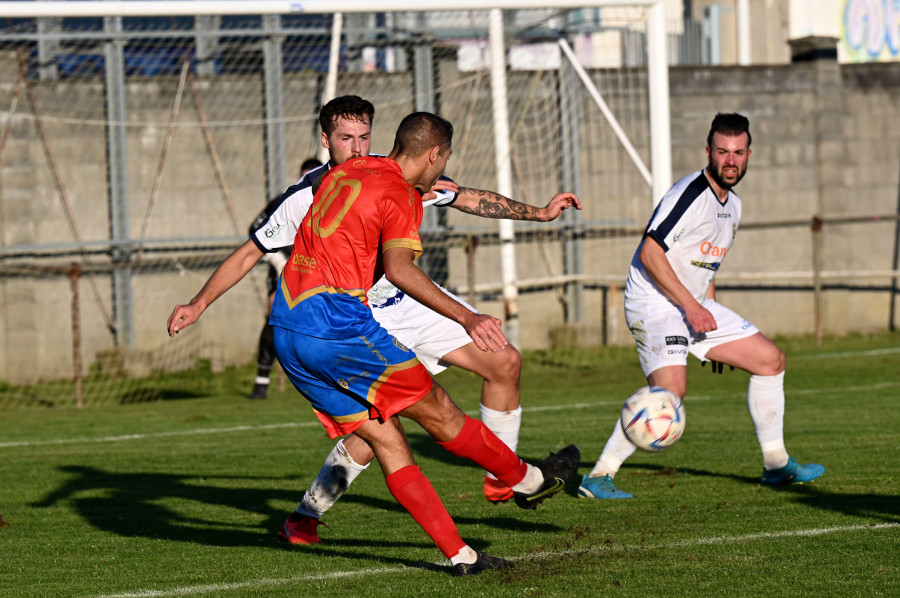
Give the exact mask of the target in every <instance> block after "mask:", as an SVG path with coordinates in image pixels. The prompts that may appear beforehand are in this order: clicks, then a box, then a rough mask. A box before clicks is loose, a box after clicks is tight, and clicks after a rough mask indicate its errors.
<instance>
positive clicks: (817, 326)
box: [810, 216, 824, 346]
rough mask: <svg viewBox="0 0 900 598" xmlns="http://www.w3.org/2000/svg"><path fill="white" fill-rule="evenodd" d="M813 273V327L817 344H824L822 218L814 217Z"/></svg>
mask: <svg viewBox="0 0 900 598" xmlns="http://www.w3.org/2000/svg"><path fill="white" fill-rule="evenodd" d="M810 230H811V231H812V275H813V328H814V330H815V331H816V346H821V345H822V337H823V336H824V334H823V326H822V310H823V297H822V219H821V218H820V217H819V216H813V217H812V223H811V226H810Z"/></svg>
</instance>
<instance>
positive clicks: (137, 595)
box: [95, 523, 900, 598]
mask: <svg viewBox="0 0 900 598" xmlns="http://www.w3.org/2000/svg"><path fill="white" fill-rule="evenodd" d="M896 527H900V523H878V524H860V525H846V526H840V527H823V528H814V529H801V530H784V531H780V532H763V533H758V534H745V535H741V536H712V537H709V538H696V539H694V540H684V541H681V542H674V543H671V544H657V545H654V546H628V545H621V546H607V545H602V546H596V547H592V548H585V549H578V548H572V549H568V550H561V551H544V552H538V553H530V554H528V555H527V556H522V557H512V558H510V559H509V560H511V561H522V560H529V561H530V560H534V559H546V558H558V557H560V556H567V555H583V554H595V553H605V552H625V551H627V552H640V551H643V552H647V551H651V550H667V549H671V548H685V547H690V546H704V545H708V544H739V543H741V542H753V541H756V540H773V539H779V538H807V537H813V536H824V535H828V534H838V533H844V532H857V531H877V530H883V529H893V528H896ZM413 571H421V569H419V568H416V567H375V568H371V569H359V570H356V571H335V572H332V573H320V574H316V575H301V576H297V577H283V578H264V579H256V580H250V581H242V582H236V583H221V584H205V585H198V586H187V587H181V588H171V589H168V590H139V591H137V592H125V593H122V594H103V595H100V596H96V597H95V598H165V597H167V596H190V595H197V594H208V593H221V592H228V591H234V590H243V589H246V588H261V587H266V586H283V585H287V584H296V583H303V582H310V581H320V580H329V579H346V578H353V577H369V576H373V575H381V574H383V573H390V574H392V575H396V574H398V573H411V572H413Z"/></svg>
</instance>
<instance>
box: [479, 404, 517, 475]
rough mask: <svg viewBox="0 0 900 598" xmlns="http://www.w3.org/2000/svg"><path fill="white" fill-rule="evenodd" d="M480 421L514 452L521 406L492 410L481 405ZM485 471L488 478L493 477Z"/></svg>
mask: <svg viewBox="0 0 900 598" xmlns="http://www.w3.org/2000/svg"><path fill="white" fill-rule="evenodd" d="M481 421H482V423H484V425H485V426H487V429H488V430H490V431H491V432H493V433H494V434H496V435H497V438H499V439H500V440H502V441H503V444H505V445H506V446H508V447H509V450H511V451H512V452H516V448H517V447H518V446H519V428H521V427H522V407H521V406H519V407H518V408H516V409H514V410H513V411H494V410H493V409H491V408H490V407H485V406H484V405H481ZM485 473H486V474H487V476H488V477H489V478H494V475H493V474H490V473H487V472H485ZM494 479H497V478H494Z"/></svg>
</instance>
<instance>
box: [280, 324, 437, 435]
mask: <svg viewBox="0 0 900 598" xmlns="http://www.w3.org/2000/svg"><path fill="white" fill-rule="evenodd" d="M274 332H275V355H276V356H277V357H278V362H279V363H280V364H281V367H282V368H283V369H284V371H285V373H286V374H287V376H288V378H289V379H290V381H291V383H293V385H294V386H295V387H296V388H297V390H299V391H300V393H301V394H302V395H303V396H304V397H306V399H307V400H308V401H309V402H310V403H311V404H312V407H313V410H314V411H315V412H316V416H317V417H318V418H319V421H320V422H322V425H324V426H325V429H326V430H327V431H328V435H329V436H331V437H332V438H336V437H338V436H343V435H345V434H350V433H351V432H353V430H355V429H356V428H358V427H359V426H361V425H362V424H363V423H365V422H366V421H368V420H370V419H379V420H382V421H385V420H387V419H389V418H390V417H391V416H393V415H396V414H397V413H398V412H400V411H402V410H404V409H406V408H407V407H409V406H410V405H413V404H414V403H416V402H417V401H419V399H421V398H422V397H424V396H425V395H426V394H428V392H429V391H430V390H431V386H432V379H431V376H430V375H429V374H428V370H426V369H425V366H423V365H422V364H421V363H419V360H418V359H416V355H415V353H413V352H412V351H410V350H409V349H407V348H406V347H404V346H403V345H402V344H401V343H400V341H398V340H397V339H395V338H394V337H392V336H391V335H389V334H388V333H387V331H386V330H385V329H384V328H382V327H381V326H379V325H378V323H377V322H375V320H374V319H372V320H371V323H370V324H367V325H365V326H363V327H362V329H361V334H360V335H359V336H355V337H351V338H347V339H323V338H318V337H314V336H308V335H305V334H301V333H299V332H293V331H290V330H287V329H285V328H281V327H280V326H278V325H275V327H274Z"/></svg>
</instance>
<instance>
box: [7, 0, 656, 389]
mask: <svg viewBox="0 0 900 598" xmlns="http://www.w3.org/2000/svg"><path fill="white" fill-rule="evenodd" d="M363 4H365V5H367V6H370V4H369V3H357V2H348V1H345V2H341V3H335V2H324V1H319V0H314V1H311V2H306V3H296V2H253V3H249V2H215V1H212V2H178V3H171V2H102V3H99V2H5V3H0V16H2V17H5V18H4V19H2V20H0V129H2V143H0V180H2V183H0V212H2V218H0V231H2V235H3V239H4V243H3V245H4V246H3V247H2V248H0V303H2V305H3V306H4V309H3V310H0V314H2V315H0V338H2V339H3V341H2V343H0V381H2V382H0V406H4V405H19V404H27V403H32V402H39V403H41V402H43V403H51V404H67V403H71V402H74V401H76V400H77V401H81V400H84V401H90V402H115V401H118V402H128V401H139V400H149V399H153V398H158V397H161V396H166V394H167V393H170V392H175V391H173V390H172V389H169V388H167V387H166V386H165V383H163V382H162V381H161V380H163V379H164V378H165V377H166V376H171V375H172V373H173V372H181V371H190V370H197V369H198V368H199V370H198V371H201V372H202V371H205V370H206V369H212V370H221V369H223V368H226V367H229V366H232V365H240V364H247V363H251V362H253V361H254V360H255V357H256V347H257V339H258V337H259V333H260V329H261V327H262V325H263V323H264V322H265V319H266V315H267V310H268V297H267V295H268V293H267V289H266V279H267V269H266V267H265V266H263V265H260V266H259V267H257V268H255V269H254V270H253V271H252V272H251V274H250V276H248V277H247V278H246V279H245V280H244V281H242V282H241V283H239V284H238V285H237V286H236V287H235V288H234V289H232V290H231V291H229V292H228V293H226V294H225V295H224V296H223V297H222V298H220V299H219V300H218V301H217V302H216V303H215V304H214V305H213V306H212V307H211V308H210V309H209V310H207V313H206V314H205V315H204V316H203V319H202V322H201V323H200V324H198V325H195V326H194V327H191V328H188V329H186V330H185V331H184V332H183V333H181V334H179V335H178V338H176V339H175V340H169V339H168V338H167V337H166V336H165V334H164V328H163V325H164V323H165V321H166V318H167V317H168V315H169V313H171V311H172V309H173V308H174V306H175V305H176V304H178V303H185V302H187V301H188V300H189V299H190V298H191V297H192V296H194V295H195V294H196V293H197V291H198V290H199V289H200V287H201V286H202V285H203V283H204V282H205V280H206V279H207V278H208V277H209V276H210V274H211V273H212V272H213V270H214V269H215V267H216V266H217V265H218V264H219V263H220V262H221V261H222V259H224V258H225V257H226V256H227V255H228V253H229V252H230V251H232V250H233V249H234V248H236V247H237V246H238V245H239V244H240V243H242V242H243V241H244V240H246V234H247V229H248V226H249V224H250V222H251V221H252V220H253V218H254V216H255V215H256V214H257V213H258V212H259V211H260V210H261V209H262V207H263V206H264V205H265V204H266V202H267V201H268V200H269V199H271V198H272V197H273V196H276V195H277V194H279V193H280V192H281V191H282V190H283V189H284V188H285V187H286V186H288V185H290V184H291V183H293V182H294V181H296V180H297V178H298V176H299V172H298V169H299V167H300V164H301V163H302V162H303V161H304V160H305V159H307V158H310V157H316V156H318V157H319V158H322V157H323V156H322V153H321V146H320V134H321V132H320V130H319V127H318V122H317V118H316V117H317V113H318V110H319V108H320V107H321V106H322V104H323V103H324V102H326V101H327V100H328V99H330V98H331V97H334V96H338V95H345V94H353V95H359V96H362V97H364V98H366V99H368V100H370V101H372V102H373V104H374V105H375V107H376V114H375V119H374V124H373V130H372V139H373V143H372V151H373V152H377V153H387V152H389V151H390V149H391V144H392V142H393V135H394V131H395V129H396V125H397V123H398V122H399V121H400V119H401V118H402V117H403V116H405V115H406V114H408V113H409V112H412V111H415V110H429V111H433V112H436V113H439V114H441V115H442V116H444V117H445V118H447V119H449V120H450V121H451V122H452V123H453V124H454V127H455V130H456V133H455V138H454V152H453V157H452V159H451V160H450V163H449V166H448V170H447V174H448V175H449V176H451V177H452V178H453V179H455V180H456V181H457V182H459V183H460V184H461V185H464V186H467V187H473V188H479V189H487V190H492V191H497V192H500V193H503V194H504V195H509V196H510V197H513V198H514V199H516V200H518V201H521V202H524V203H528V204H532V205H535V206H539V207H542V206H544V205H546V204H547V202H549V200H550V199H551V198H552V197H553V195H554V194H555V193H557V192H560V191H565V190H572V191H575V192H577V193H578V194H579V196H580V197H581V201H582V203H583V208H584V209H583V211H581V212H579V213H575V212H574V211H567V212H566V213H565V214H564V216H563V217H562V218H560V219H559V220H557V221H555V222H552V223H533V222H516V223H515V224H509V223H507V224H505V225H501V224H498V222H499V221H497V220H490V219H483V218H476V217H473V216H471V215H467V214H463V213H461V212H459V211H457V210H453V209H443V210H426V219H425V221H424V223H423V228H422V233H423V241H424V244H425V246H426V254H425V255H424V256H423V258H422V261H421V264H422V266H423V268H424V269H425V270H426V271H427V272H428V273H429V275H430V276H431V277H432V278H433V279H434V280H436V281H437V282H439V283H441V284H443V285H445V286H446V287H448V288H449V289H451V290H453V291H455V292H456V293H457V294H459V295H460V296H461V297H462V298H464V299H466V300H468V301H470V302H471V303H472V304H473V305H475V306H476V307H477V308H478V309H479V310H481V311H483V312H485V313H492V314H494V315H497V316H498V317H500V318H505V319H506V321H507V331H508V332H510V335H511V337H512V338H513V340H514V341H515V342H516V344H517V345H518V346H520V347H522V348H537V347H545V346H549V345H550V344H552V343H554V342H567V339H568V340H572V339H571V338H570V337H571V336H572V335H575V336H577V337H579V339H578V340H579V342H582V341H585V342H591V341H592V340H593V341H596V342H616V341H617V340H620V341H621V340H623V339H625V335H627V330H624V325H621V326H620V325H618V324H617V319H618V316H617V314H618V313H619V312H620V311H621V307H620V303H619V302H620V300H621V299H620V297H619V289H620V285H621V282H622V280H623V279H624V275H625V271H626V267H627V263H628V261H629V259H630V256H631V252H632V251H633V250H634V246H635V243H636V241H637V238H638V237H637V236H636V235H638V234H639V232H640V228H641V227H642V226H643V225H644V223H645V222H646V220H647V217H648V215H649V211H650V210H651V209H652V199H653V197H654V191H655V190H656V189H657V188H660V186H662V188H663V189H664V188H665V186H667V182H668V181H667V178H666V177H668V176H669V171H670V170H671V168H670V166H669V165H668V162H667V158H666V156H665V153H664V151H667V150H665V149H664V148H667V147H668V139H667V138H665V137H664V138H662V140H661V141H660V140H659V139H658V133H657V132H655V131H654V127H656V128H657V131H662V132H663V133H661V134H664V135H667V131H666V128H667V127H668V121H667V119H668V116H666V117H665V119H663V120H661V121H660V119H659V114H660V113H664V114H666V115H667V114H668V108H667V106H666V107H665V108H664V110H659V109H657V108H656V106H655V105H654V102H659V101H661V100H660V95H659V93H657V94H656V95H654V91H653V85H654V83H653V77H654V76H655V75H654V69H656V71H655V72H656V73H662V74H663V77H664V76H665V60H666V59H665V15H663V17H662V21H660V20H656V21H654V18H656V17H655V16H654V15H653V14H652V11H659V10H663V9H662V8H661V7H662V5H663V3H662V2H658V1H655V0H647V1H634V0H631V1H629V0H621V1H619V2H614V1H609V2H606V1H594V2H583V3H579V4H575V3H571V2H558V1H554V0H551V1H549V2H544V3H542V8H533V3H530V2H524V1H523V2H521V3H520V4H519V3H516V2H508V1H505V0H494V2H490V1H489V2H487V3H484V2H482V3H474V2H460V1H458V0H449V1H448V2H446V3H444V4H443V5H442V10H439V11H436V10H434V9H429V10H428V11H427V12H424V11H422V10H421V9H419V8H416V7H415V6H413V3H411V2H397V1H396V0H393V1H391V2H387V3H380V5H379V10H380V11H381V12H366V8H365V7H364V6H363ZM420 4H421V3H420ZM26 5H27V6H26ZM98 6H99V8H98ZM239 6H240V7H243V8H240V9H238V7H239ZM338 6H340V7H341V9H342V10H343V11H344V12H343V13H339V14H336V13H334V12H333V11H334V9H335V8H336V7H338ZM248 7H250V8H248ZM495 7H496V8H495ZM173 10H177V11H178V12H177V13H175V14H173ZM191 10H193V11H194V12H189V11H191ZM248 10H252V11H256V13H255V14H254V13H251V14H238V13H241V12H244V13H246V12H247V11H248ZM104 11H105V12H104ZM492 19H493V21H492ZM498 22H499V28H498V26H497V23H498ZM659 22H662V23H663V27H662V28H661V29H657V30H656V31H655V32H654V31H652V28H653V26H654V23H659ZM492 23H493V24H492ZM648 24H649V27H650V28H651V31H648ZM498 44H499V45H498ZM658 48H662V54H661V56H662V59H661V60H660V58H659V57H660V54H659V52H658ZM498 57H499V59H498ZM497 65H500V67H501V68H500V69H499V70H500V71H502V73H499V72H498V66H497ZM498 74H502V77H500V78H498ZM662 81H663V83H664V82H665V79H664V78H663V79H662ZM498 86H502V89H498ZM663 91H665V88H663ZM664 100H665V98H663V99H662V101H664ZM663 106H665V105H664V104H663ZM654 114H655V115H656V116H654ZM498 124H499V125H502V126H499V128H498ZM504 129H505V134H500V135H498V131H501V133H503V132H504ZM660 148H663V153H657V152H658V151H660ZM653 164H662V167H661V168H656V169H654V168H653ZM653 170H656V176H654V174H653ZM656 195H658V194H656ZM507 248H509V249H510V250H511V251H507ZM581 337H585V338H581ZM192 379H193V380H196V379H203V376H202V375H200V376H195V377H194V378H192ZM250 382H252V380H251V379H248V384H250ZM181 384H182V385H184V384H186V383H185V382H184V381H182V382H181ZM201 386H202V384H201ZM182 388H183V386H182ZM206 390H209V389H206ZM206 390H204V389H202V388H200V389H199V390H197V392H205V391H206Z"/></svg>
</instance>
